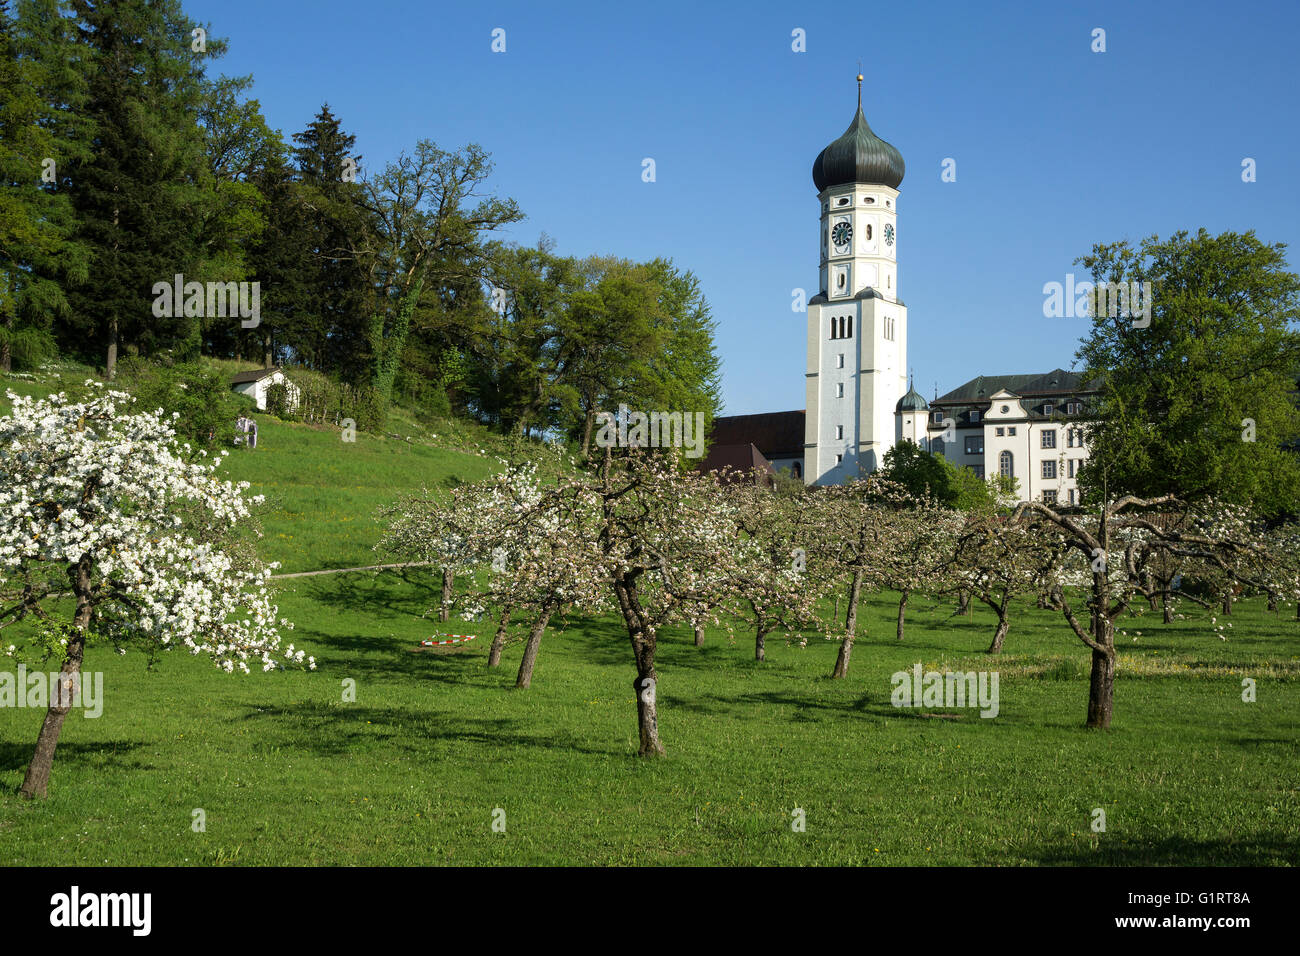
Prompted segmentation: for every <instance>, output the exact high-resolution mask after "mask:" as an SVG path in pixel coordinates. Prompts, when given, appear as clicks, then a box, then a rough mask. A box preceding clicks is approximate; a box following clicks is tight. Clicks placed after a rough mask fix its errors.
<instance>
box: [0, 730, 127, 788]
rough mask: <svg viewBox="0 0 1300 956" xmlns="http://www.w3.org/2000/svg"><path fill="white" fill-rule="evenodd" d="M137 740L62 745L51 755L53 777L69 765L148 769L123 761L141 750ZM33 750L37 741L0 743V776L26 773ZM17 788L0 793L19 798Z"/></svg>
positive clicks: (2, 785)
mask: <svg viewBox="0 0 1300 956" xmlns="http://www.w3.org/2000/svg"><path fill="white" fill-rule="evenodd" d="M142 746H143V744H141V743H140V742H139V741H136V740H104V741H100V742H98V743H85V744H80V743H61V744H59V747H58V750H56V751H55V753H54V771H53V772H54V773H58V772H59V771H60V768H61V767H62V768H66V767H68V766H69V765H81V766H93V767H95V768H96V769H100V768H103V767H113V768H115V769H119V768H120V769H134V770H143V769H148V768H150V767H151V766H152V765H150V764H147V763H145V762H142V761H140V760H136V759H130V760H128V759H126V758H127V757H128V756H129V755H130V754H132V752H134V751H136V750H139V749H140V747H142ZM35 750H36V739H35V737H33V738H32V740H31V742H29V743H0V773H3V772H5V771H10V770H16V771H26V769H27V765H28V764H29V763H31V761H32V754H33V752H35ZM19 786H20V784H14V785H13V786H9V785H7V784H0V792H4V793H7V794H9V795H12V796H16V795H17V794H18V788H19Z"/></svg>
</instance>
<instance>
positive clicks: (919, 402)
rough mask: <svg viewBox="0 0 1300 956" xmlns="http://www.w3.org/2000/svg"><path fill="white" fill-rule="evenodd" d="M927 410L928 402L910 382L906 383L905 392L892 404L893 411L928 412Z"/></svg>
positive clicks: (928, 407)
mask: <svg viewBox="0 0 1300 956" xmlns="http://www.w3.org/2000/svg"><path fill="white" fill-rule="evenodd" d="M929 410H930V403H929V402H927V401H926V400H925V396H924V395H922V394H921V393H920V392H918V391H917V390H916V386H915V385H912V384H911V383H910V382H909V383H908V389H907V394H906V395H904V396H903V397H902V398H900V399H899V400H898V404H897V405H895V406H894V411H895V412H928V411H929Z"/></svg>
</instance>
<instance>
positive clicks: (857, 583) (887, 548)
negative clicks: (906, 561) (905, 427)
mask: <svg viewBox="0 0 1300 956" xmlns="http://www.w3.org/2000/svg"><path fill="white" fill-rule="evenodd" d="M809 501H810V503H811V505H812V507H813V508H814V509H815V512H816V519H815V524H816V525H817V526H818V527H820V528H822V529H823V532H822V533H821V534H819V535H817V536H816V537H815V538H813V539H812V540H810V541H809V545H810V547H809V551H808V560H809V562H810V563H812V562H815V563H816V564H817V566H819V567H824V568H825V569H826V570H825V573H826V574H827V575H828V576H829V577H830V578H831V579H832V580H834V581H836V582H839V583H843V582H845V581H847V583H848V601H847V605H848V607H847V610H846V611H845V615H844V633H843V636H842V637H841V638H840V648H839V653H838V654H837V655H836V658H835V667H834V669H833V670H832V671H831V676H832V677H847V676H848V673H849V658H850V656H851V655H852V653H853V641H854V638H855V637H856V635H857V627H858V603H859V601H860V600H861V598H862V593H863V591H864V590H876V589H879V588H881V587H883V586H884V581H885V577H886V575H887V574H888V573H889V569H890V565H891V561H892V556H893V551H894V547H895V544H896V540H897V537H898V527H899V522H900V521H905V520H906V513H907V512H908V511H909V510H910V509H912V508H913V507H914V506H915V505H916V503H917V501H916V499H915V498H914V497H913V496H912V495H911V494H909V493H908V491H907V489H906V488H904V487H903V486H902V485H901V484H899V483H898V482H896V481H891V480H889V479H887V478H882V477H881V476H880V475H878V474H872V475H869V476H867V477H866V478H859V479H854V480H852V481H848V482H845V483H844V484H842V485H834V486H831V487H828V488H823V489H819V490H818V492H817V493H816V494H815V495H811V496H809Z"/></svg>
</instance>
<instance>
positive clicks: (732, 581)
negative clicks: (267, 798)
mask: <svg viewBox="0 0 1300 956" xmlns="http://www.w3.org/2000/svg"><path fill="white" fill-rule="evenodd" d="M583 487H584V490H585V496H586V498H587V500H588V501H589V504H590V506H591V507H593V508H594V509H595V512H596V515H597V522H598V530H597V535H596V538H595V541H594V542H593V555H592V556H593V561H594V563H595V564H596V566H597V567H598V568H599V573H600V576H601V581H602V583H603V584H604V585H605V586H606V587H608V588H609V589H610V591H611V592H612V596H613V598H614V604H615V606H616V607H617V609H618V613H619V614H620V616H621V617H622V619H623V623H624V626H625V627H626V630H627V636H628V641H629V643H630V644H631V645H632V657H633V660H634V662H635V665H636V680H635V681H634V682H633V687H634V688H635V692H636V706H637V725H638V732H639V736H640V747H639V750H638V752H639V753H640V754H641V756H656V755H661V754H663V753H664V746H663V743H662V742H661V741H660V739H659V712H658V705H657V695H658V681H659V675H658V672H657V671H656V670H655V651H656V648H657V646H658V637H659V632H660V630H661V629H662V628H663V627H664V626H666V625H668V624H670V623H675V622H691V623H702V622H704V621H714V622H717V621H718V619H719V614H720V611H721V610H722V609H723V608H724V607H725V606H726V605H727V604H728V602H729V601H731V600H733V599H734V597H735V595H736V593H737V590H736V589H737V586H738V585H739V583H740V582H741V581H742V580H744V579H745V577H746V576H748V575H750V574H752V573H753V572H754V568H755V566H756V563H757V560H758V559H757V550H756V549H755V547H754V546H753V544H752V543H751V542H749V541H747V540H746V539H745V538H744V537H743V536H742V535H741V534H739V526H738V523H737V509H736V505H735V503H734V502H732V501H730V500H728V498H727V496H726V495H725V493H724V492H723V491H722V489H721V487H720V484H719V477H718V475H717V473H716V472H699V471H694V470H686V469H684V468H683V467H682V466H681V463H680V462H679V461H678V460H677V458H676V457H675V456H674V455H672V454H668V453H654V452H650V453H647V452H643V451H638V450H635V449H633V450H629V451H626V452H625V453H620V454H619V455H618V456H615V455H614V454H613V453H612V450H611V449H606V450H605V456H604V458H603V460H601V461H600V462H599V465H598V468H597V472H596V474H595V475H594V476H591V477H587V478H584V479H583Z"/></svg>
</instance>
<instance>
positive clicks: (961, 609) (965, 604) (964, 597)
mask: <svg viewBox="0 0 1300 956" xmlns="http://www.w3.org/2000/svg"><path fill="white" fill-rule="evenodd" d="M957 613H958V614H960V615H961V616H962V617H970V592H969V591H967V590H966V589H965V588H963V589H962V590H960V591H958V592H957Z"/></svg>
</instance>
